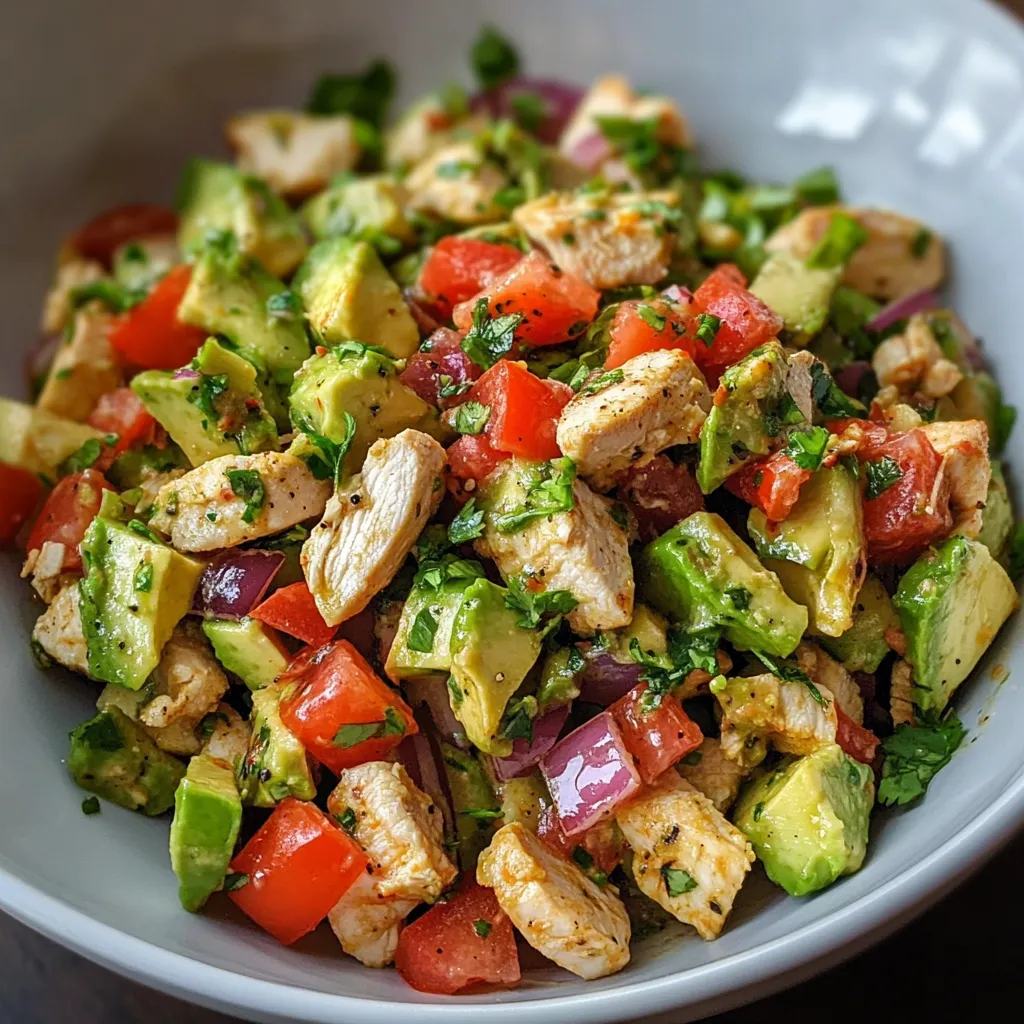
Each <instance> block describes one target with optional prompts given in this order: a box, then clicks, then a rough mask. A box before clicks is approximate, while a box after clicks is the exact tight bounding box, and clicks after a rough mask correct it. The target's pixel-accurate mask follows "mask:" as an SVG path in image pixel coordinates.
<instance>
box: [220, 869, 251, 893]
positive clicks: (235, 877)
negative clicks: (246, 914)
mask: <svg viewBox="0 0 1024 1024" xmlns="http://www.w3.org/2000/svg"><path fill="white" fill-rule="evenodd" d="M248 884H249V876H248V875H247V874H245V873H244V872H242V871H233V872H231V873H230V874H228V875H225V876H224V891H225V892H237V891H238V890H239V889H244V888H245V887H246V886H247V885H248Z"/></svg>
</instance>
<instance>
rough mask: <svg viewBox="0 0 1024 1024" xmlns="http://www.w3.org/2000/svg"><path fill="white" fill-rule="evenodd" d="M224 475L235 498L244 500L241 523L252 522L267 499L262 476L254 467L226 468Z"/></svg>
mask: <svg viewBox="0 0 1024 1024" xmlns="http://www.w3.org/2000/svg"><path fill="white" fill-rule="evenodd" d="M224 475H225V476H226V477H227V480H228V484H229V486H230V487H231V490H232V492H233V493H234V495H235V497H236V498H241V499H242V501H244V502H245V511H243V512H242V522H243V523H254V522H256V520H257V518H258V517H259V515H260V513H261V512H262V511H263V506H264V505H265V504H266V501H267V490H266V488H265V487H264V486H263V478H262V477H261V476H260V475H259V473H258V472H257V471H256V470H255V469H228V470H225V472H224Z"/></svg>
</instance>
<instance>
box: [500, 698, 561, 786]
mask: <svg viewBox="0 0 1024 1024" xmlns="http://www.w3.org/2000/svg"><path fill="white" fill-rule="evenodd" d="M568 717H569V705H568V704H562V705H560V706H559V707H557V708H552V709H551V710H550V711H548V712H545V713H544V714H543V715H541V716H540V717H539V718H535V719H534V720H533V741H532V742H529V743H528V742H527V741H526V740H515V741H514V742H513V743H512V753H511V754H509V755H508V757H492V758H491V764H492V765H493V767H494V775H495V778H497V780H498V781H499V782H507V781H508V780H509V779H517V778H519V776H520V775H529V774H530V772H532V771H533V769H534V766H535V765H536V764H537V762H538V761H539V760H540V759H541V758H542V757H543V756H544V755H545V754H546V753H547V752H548V751H549V750H550V749H551V748H552V747H553V746H554V745H555V743H556V741H557V740H558V734H559V733H560V732H561V731H562V726H564V725H565V720H566V719H567V718H568Z"/></svg>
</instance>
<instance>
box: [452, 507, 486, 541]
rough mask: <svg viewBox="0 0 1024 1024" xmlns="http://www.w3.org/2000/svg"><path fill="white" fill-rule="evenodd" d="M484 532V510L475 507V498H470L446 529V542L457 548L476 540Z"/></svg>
mask: <svg viewBox="0 0 1024 1024" xmlns="http://www.w3.org/2000/svg"><path fill="white" fill-rule="evenodd" d="M483 532H484V510H483V509H482V508H477V507H476V498H470V499H469V501H467V502H466V504H465V505H463V506H462V508H461V509H460V510H459V513H458V515H457V516H456V517H455V518H454V519H453V520H452V521H451V524H450V525H449V527H448V541H449V543H451V544H452V545H455V546H458V545H459V544H465V543H467V542H468V541H471V540H476V538H477V537H479V536H481V535H482V534H483Z"/></svg>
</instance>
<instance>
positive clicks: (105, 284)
mask: <svg viewBox="0 0 1024 1024" xmlns="http://www.w3.org/2000/svg"><path fill="white" fill-rule="evenodd" d="M145 297H146V289H145V288H129V287H128V286H127V285H123V284H121V283H120V281H111V280H107V279H100V280H99V281H90V282H89V283H88V284H82V285H79V286H78V287H77V288H73V289H72V290H71V296H70V300H71V308H72V309H78V308H79V306H84V305H85V304H86V303H87V302H91V301H92V300H93V299H96V300H98V301H99V302H102V303H103V304H104V305H105V306H106V307H107V308H108V309H109V310H110V311H111V312H112V313H127V312H128V310H130V309H132V308H133V307H135V306H137V305H138V304H139V303H140V302H142V300H143V299H144V298H145Z"/></svg>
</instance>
